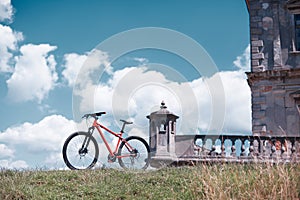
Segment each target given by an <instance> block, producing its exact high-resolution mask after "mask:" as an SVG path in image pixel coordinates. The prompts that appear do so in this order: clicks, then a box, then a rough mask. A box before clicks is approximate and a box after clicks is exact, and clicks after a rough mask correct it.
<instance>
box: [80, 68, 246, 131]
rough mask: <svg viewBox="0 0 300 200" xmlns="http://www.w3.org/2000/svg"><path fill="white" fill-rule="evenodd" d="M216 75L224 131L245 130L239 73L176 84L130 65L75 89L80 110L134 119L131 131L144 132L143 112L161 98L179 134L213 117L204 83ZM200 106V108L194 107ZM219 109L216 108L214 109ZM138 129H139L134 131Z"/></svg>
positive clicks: (243, 82)
mask: <svg viewBox="0 0 300 200" xmlns="http://www.w3.org/2000/svg"><path fill="white" fill-rule="evenodd" d="M215 76H220V77H221V80H222V82H223V87H224V92H225V98H222V99H217V102H216V103H218V102H219V101H222V102H224V101H225V122H224V127H223V131H226V132H227V133H243V134H245V133H249V132H250V129H251V127H250V124H251V118H250V109H251V106H250V105H251V102H250V89H249V87H248V85H247V81H246V77H245V75H244V71H242V70H240V71H233V72H219V73H217V74H215V75H214V76H213V77H211V78H208V79H203V78H199V79H197V80H194V81H192V82H184V83H180V84H179V83H176V82H172V81H170V80H168V79H167V78H166V77H165V76H164V75H163V74H162V73H160V72H157V71H153V70H149V69H147V67H146V66H142V67H131V68H124V69H122V70H118V71H116V72H114V73H113V75H112V76H111V78H110V79H109V80H108V81H107V82H106V83H101V84H98V85H97V84H89V85H86V87H85V88H84V89H83V90H82V91H81V93H78V94H79V95H80V97H81V104H80V109H81V112H83V113H86V112H89V111H94V110H97V111H107V112H109V113H111V114H112V115H114V116H113V117H114V118H115V119H116V120H117V121H118V119H119V118H125V119H126V118H128V119H131V120H133V121H134V122H135V126H133V129H135V132H137V133H139V134H140V132H144V136H147V135H148V120H147V119H146V118H145V117H146V115H148V114H150V113H151V112H153V111H154V110H157V109H159V104H160V102H161V101H162V100H165V102H166V103H167V106H168V109H169V110H170V111H172V112H174V113H175V114H177V115H179V117H180V118H179V123H178V124H177V126H178V127H179V128H178V129H177V130H178V131H179V133H180V134H196V133H197V131H198V130H199V129H200V131H201V132H205V131H207V130H208V128H209V126H210V123H211V117H213V116H212V102H211V100H212V97H211V94H210V91H209V87H208V86H207V84H208V82H209V81H212V80H214V78H215ZM198 108H199V109H198ZM217 113H218V112H217ZM137 128H140V130H139V131H137Z"/></svg>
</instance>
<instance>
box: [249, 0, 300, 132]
mask: <svg viewBox="0 0 300 200" xmlns="http://www.w3.org/2000/svg"><path fill="white" fill-rule="evenodd" d="M248 2H249V4H248V6H249V7H248V8H249V15H250V39H251V72H249V73H247V75H248V83H249V86H250V87H251V91H252V130H253V134H254V135H272V136H274V135H275V136H276V135H277V136H279V135H281V136H282V135H288V136H300V112H299V109H298V108H297V107H298V106H299V104H300V100H299V98H298V96H297V95H295V94H297V93H298V92H299V93H300V52H298V51H296V49H297V48H296V46H295V45H296V42H295V40H296V36H295V22H294V14H300V12H299V13H297V12H298V11H297V9H298V7H299V8H300V2H299V1H291V0H289V1H286V0H249V1H248ZM291 10H292V11H291ZM299 11H300V9H299Z"/></svg>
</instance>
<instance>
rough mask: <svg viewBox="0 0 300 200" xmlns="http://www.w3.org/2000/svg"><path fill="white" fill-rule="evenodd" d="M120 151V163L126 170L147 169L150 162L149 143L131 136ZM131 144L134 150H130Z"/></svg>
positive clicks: (121, 146)
mask: <svg viewBox="0 0 300 200" xmlns="http://www.w3.org/2000/svg"><path fill="white" fill-rule="evenodd" d="M125 140H126V141H123V142H122V143H121V145H120V147H119V150H118V156H119V158H118V161H119V164H120V166H121V167H123V168H124V169H134V170H139V169H146V168H147V167H148V166H149V161H150V148H149V146H148V144H147V142H146V141H145V140H144V139H142V138H140V137H137V136H131V137H128V138H126V139H125ZM127 144H129V145H130V146H131V147H132V148H133V150H130V149H129V147H128V145H127Z"/></svg>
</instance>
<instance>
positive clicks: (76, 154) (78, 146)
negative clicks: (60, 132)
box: [62, 112, 150, 170]
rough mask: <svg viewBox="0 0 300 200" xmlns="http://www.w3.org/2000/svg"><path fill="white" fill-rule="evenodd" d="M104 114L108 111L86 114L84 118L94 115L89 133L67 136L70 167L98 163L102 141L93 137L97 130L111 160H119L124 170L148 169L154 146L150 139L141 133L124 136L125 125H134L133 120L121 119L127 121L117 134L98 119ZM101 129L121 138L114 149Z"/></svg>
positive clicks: (66, 158)
mask: <svg viewBox="0 0 300 200" xmlns="http://www.w3.org/2000/svg"><path fill="white" fill-rule="evenodd" d="M104 114H106V112H98V113H92V114H85V115H84V116H83V117H82V118H83V119H84V118H85V119H86V120H88V119H89V118H91V117H92V118H94V120H93V124H92V126H91V127H89V128H88V132H82V131H80V132H75V133H73V134H71V135H70V136H69V137H68V138H67V139H66V141H65V143H64V145H63V149H62V154H63V159H64V162H65V164H66V165H67V167H68V168H70V169H72V170H75V169H91V168H93V167H94V166H95V164H96V162H97V160H98V156H99V147H98V143H97V141H96V139H95V137H94V136H93V132H94V130H95V129H96V130H97V131H98V132H99V134H100V137H101V139H102V141H103V142H104V144H105V146H106V148H107V150H108V152H109V154H108V156H107V158H108V162H110V163H113V162H115V161H116V160H117V159H118V162H119V165H120V166H121V167H122V168H124V169H142V170H145V169H146V168H147V167H148V166H149V161H150V148H149V145H148V144H147V142H146V141H145V140H144V139H143V138H141V137H138V136H129V137H127V138H123V137H122V136H123V133H124V129H125V125H127V124H132V122H128V121H125V120H120V121H121V122H123V126H122V129H121V130H120V133H115V132H113V131H111V130H110V129H108V128H107V127H105V126H103V125H102V124H100V122H98V119H99V117H100V116H101V115H104ZM101 129H104V130H105V131H107V132H108V133H110V134H112V135H113V136H115V137H118V142H117V145H116V147H115V150H114V151H113V150H112V148H111V147H110V145H109V143H108V142H107V140H106V139H105V137H104V134H103V132H102V130H101Z"/></svg>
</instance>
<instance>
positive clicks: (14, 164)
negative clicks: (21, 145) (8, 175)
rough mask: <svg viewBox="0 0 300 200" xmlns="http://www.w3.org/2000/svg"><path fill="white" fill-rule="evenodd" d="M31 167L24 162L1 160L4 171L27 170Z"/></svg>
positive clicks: (0, 164)
mask: <svg viewBox="0 0 300 200" xmlns="http://www.w3.org/2000/svg"><path fill="white" fill-rule="evenodd" d="M28 167H29V165H28V164H27V163H26V162H25V161H24V160H16V161H12V160H0V168H4V169H26V168H28Z"/></svg>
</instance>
